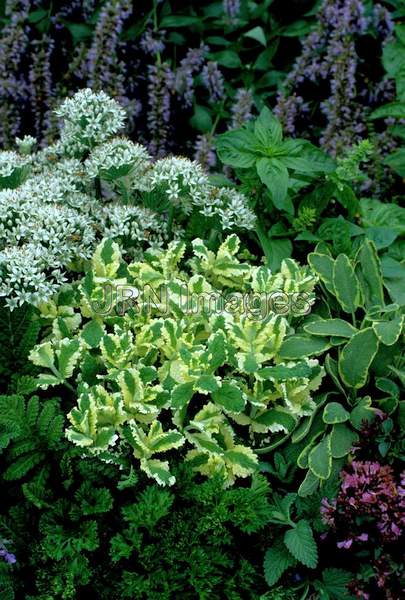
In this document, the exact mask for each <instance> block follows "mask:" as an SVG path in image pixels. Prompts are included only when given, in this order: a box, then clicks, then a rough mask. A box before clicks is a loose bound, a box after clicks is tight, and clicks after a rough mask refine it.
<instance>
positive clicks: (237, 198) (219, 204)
mask: <svg viewBox="0 0 405 600" xmlns="http://www.w3.org/2000/svg"><path fill="white" fill-rule="evenodd" d="M200 212H201V213H202V214H203V215H205V216H207V217H211V216H215V215H218V216H219V218H220V220H221V224H222V227H223V229H225V230H227V229H234V228H239V229H254V228H255V225H256V215H255V214H254V212H253V211H252V210H251V209H250V207H249V204H248V200H247V198H246V196H244V195H243V194H240V193H239V192H237V191H236V190H233V189H231V188H217V187H213V186H210V187H208V189H207V193H206V195H205V198H204V202H203V203H202V206H201V210H200Z"/></svg>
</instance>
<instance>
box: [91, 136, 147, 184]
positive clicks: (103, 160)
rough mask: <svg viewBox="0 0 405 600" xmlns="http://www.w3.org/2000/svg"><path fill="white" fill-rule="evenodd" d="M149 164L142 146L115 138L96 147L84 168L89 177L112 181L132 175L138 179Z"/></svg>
mask: <svg viewBox="0 0 405 600" xmlns="http://www.w3.org/2000/svg"><path fill="white" fill-rule="evenodd" d="M150 164H151V158H150V156H149V154H148V151H147V150H146V148H145V147H144V146H141V145H140V144H134V143H133V142H131V141H130V140H126V139H125V138H115V139H113V140H111V141H110V142H105V143H104V144H101V145H100V146H96V148H94V150H93V152H92V153H91V154H90V156H89V158H88V159H87V160H86V161H85V163H84V166H85V169H86V173H87V175H88V176H89V177H93V178H94V177H101V179H105V180H107V181H114V180H116V179H118V178H120V177H128V176H129V175H131V174H132V173H134V174H136V177H137V179H139V177H140V176H141V175H142V174H143V172H145V171H146V170H147V169H148V168H149V167H150Z"/></svg>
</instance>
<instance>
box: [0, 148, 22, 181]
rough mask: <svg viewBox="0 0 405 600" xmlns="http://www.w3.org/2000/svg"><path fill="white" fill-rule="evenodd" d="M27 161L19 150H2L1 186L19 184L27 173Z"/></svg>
mask: <svg viewBox="0 0 405 600" xmlns="http://www.w3.org/2000/svg"><path fill="white" fill-rule="evenodd" d="M27 163H28V160H27V158H26V157H24V156H20V155H19V154H17V152H13V151H11V152H0V187H6V186H15V185H19V184H20V183H21V182H22V181H23V180H24V177H25V176H26V174H27V171H28V164H27Z"/></svg>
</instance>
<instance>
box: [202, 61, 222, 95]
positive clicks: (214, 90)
mask: <svg viewBox="0 0 405 600" xmlns="http://www.w3.org/2000/svg"><path fill="white" fill-rule="evenodd" d="M202 80H203V83H204V85H205V87H206V88H207V90H208V92H209V95H210V101H211V102H218V101H219V100H222V98H223V97H224V92H225V90H224V78H223V75H222V73H221V71H220V70H219V69H218V64H217V63H216V62H214V61H212V60H210V61H209V62H208V63H207V64H206V65H205V67H204V68H203V70H202Z"/></svg>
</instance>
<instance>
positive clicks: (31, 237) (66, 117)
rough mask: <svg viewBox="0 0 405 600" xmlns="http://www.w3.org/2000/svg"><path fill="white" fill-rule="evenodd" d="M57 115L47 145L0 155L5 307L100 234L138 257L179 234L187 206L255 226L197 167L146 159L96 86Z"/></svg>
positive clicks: (71, 263) (60, 271)
mask: <svg viewBox="0 0 405 600" xmlns="http://www.w3.org/2000/svg"><path fill="white" fill-rule="evenodd" d="M56 115H57V116H58V117H59V118H60V119H61V120H62V126H61V133H60V139H59V140H57V141H56V142H55V143H54V144H52V145H50V146H48V147H46V148H43V149H40V150H38V151H34V150H33V149H34V146H35V140H34V138H31V137H29V136H27V137H25V138H23V139H22V140H19V139H17V140H16V145H17V147H18V151H10V152H0V296H2V297H4V298H5V299H6V303H7V305H8V306H9V307H10V308H11V309H12V308H14V307H15V306H21V305H22V304H23V303H25V302H28V303H31V304H34V305H37V304H38V303H39V302H41V301H46V300H47V299H49V298H50V297H51V296H52V294H54V293H55V292H56V291H57V290H58V289H59V287H60V286H61V284H63V283H64V282H65V281H66V280H68V279H70V278H71V277H72V275H71V273H72V272H75V271H76V272H80V271H83V270H84V268H85V265H86V262H87V261H88V260H89V259H90V258H91V255H92V253H93V251H94V248H95V246H96V245H97V243H98V242H99V241H100V240H101V239H102V238H105V237H109V238H113V239H114V240H115V241H116V242H117V243H119V245H120V247H121V248H122V249H123V250H124V251H125V252H126V253H127V254H129V255H131V256H132V257H138V258H139V257H141V256H142V253H143V251H144V250H145V249H147V248H149V247H156V246H160V245H162V243H163V242H165V241H167V240H169V239H172V238H173V237H174V238H176V237H178V236H179V235H180V234H181V233H182V231H183V229H184V227H185V226H186V225H187V220H188V219H189V217H190V215H191V213H192V212H193V211H194V212H196V213H197V214H199V215H200V218H201V215H204V217H206V218H208V219H209V218H211V221H212V224H213V226H214V225H215V227H217V228H219V229H224V230H232V229H235V228H238V229H253V228H254V226H255V216H254V213H253V212H252V211H251V209H250V208H249V206H248V202H247V199H246V198H245V197H244V196H243V195H242V194H240V193H238V192H236V191H235V190H232V189H227V188H226V189H221V188H217V187H215V186H213V185H211V184H210V183H209V180H208V177H207V176H206V175H205V173H204V172H203V171H202V169H201V167H200V166H199V164H197V163H196V162H192V161H190V160H188V159H186V158H180V157H171V158H165V159H161V160H158V161H157V162H155V163H153V162H152V160H151V158H150V156H149V154H148V152H147V150H146V148H144V147H143V146H141V145H140V144H137V143H133V142H131V141H129V140H127V139H126V138H124V137H119V133H120V130H121V129H122V128H123V125H124V121H125V111H124V110H123V109H122V108H121V107H120V106H119V105H118V104H117V103H116V102H115V100H113V99H111V98H109V97H108V96H107V95H106V94H104V93H103V92H99V93H94V92H92V91H91V90H89V89H85V90H81V91H80V92H78V93H77V94H75V95H74V96H73V97H72V98H68V99H66V100H65V101H64V102H63V103H62V104H61V106H60V108H59V109H58V110H57V111H56ZM219 233H220V232H219Z"/></svg>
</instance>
